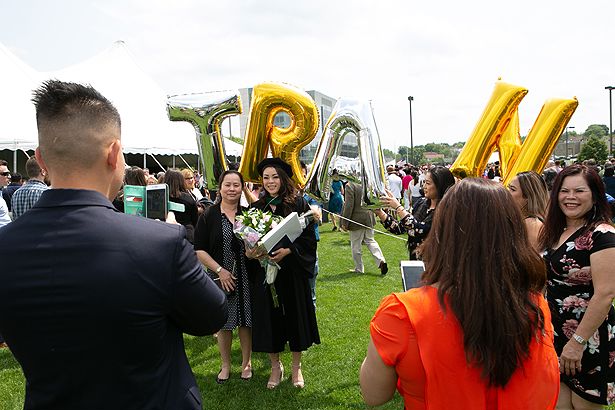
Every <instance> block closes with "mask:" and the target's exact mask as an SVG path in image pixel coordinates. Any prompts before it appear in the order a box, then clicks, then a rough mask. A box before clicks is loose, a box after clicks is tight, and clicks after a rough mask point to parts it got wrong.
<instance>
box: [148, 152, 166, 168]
mask: <svg viewBox="0 0 615 410" xmlns="http://www.w3.org/2000/svg"><path fill="white" fill-rule="evenodd" d="M149 156H150V157H152V158H153V159H154V161H156V164H158V166H159V167H160V169H161V170H162V172H165V171H166V170H165V169H164V167H163V166H162V164H161V163H160V162H158V160H157V159H156V157H155V156H153V155H152V154H149Z"/></svg>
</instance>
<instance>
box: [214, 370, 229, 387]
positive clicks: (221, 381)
mask: <svg viewBox="0 0 615 410" xmlns="http://www.w3.org/2000/svg"><path fill="white" fill-rule="evenodd" d="M223 369H224V366H223V367H222V368H220V371H219V372H218V376H217V377H216V383H218V384H222V383H224V382H226V381H227V380H228V379H229V377H231V369H229V370H228V376H227V377H226V379H223V378H221V377H220V374H221V373H222V370H223Z"/></svg>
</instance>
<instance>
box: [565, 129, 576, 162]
mask: <svg viewBox="0 0 615 410" xmlns="http://www.w3.org/2000/svg"><path fill="white" fill-rule="evenodd" d="M569 128H574V127H573V126H570V127H566V159H568V129H569Z"/></svg>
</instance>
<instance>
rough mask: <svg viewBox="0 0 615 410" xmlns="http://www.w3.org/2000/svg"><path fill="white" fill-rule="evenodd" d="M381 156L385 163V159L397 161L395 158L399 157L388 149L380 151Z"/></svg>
mask: <svg viewBox="0 0 615 410" xmlns="http://www.w3.org/2000/svg"><path fill="white" fill-rule="evenodd" d="M382 155H383V156H384V159H385V161H386V160H387V159H395V160H397V157H398V156H399V155H397V154H395V153H394V152H393V151H391V150H390V149H387V148H383V149H382Z"/></svg>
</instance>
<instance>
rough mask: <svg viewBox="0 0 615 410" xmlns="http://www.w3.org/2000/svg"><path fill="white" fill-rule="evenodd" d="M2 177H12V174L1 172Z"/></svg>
mask: <svg viewBox="0 0 615 410" xmlns="http://www.w3.org/2000/svg"><path fill="white" fill-rule="evenodd" d="M0 175H2V176H3V177H10V176H11V173H10V172H9V171H7V172H0Z"/></svg>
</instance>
